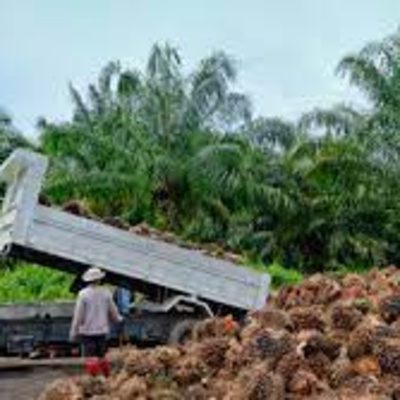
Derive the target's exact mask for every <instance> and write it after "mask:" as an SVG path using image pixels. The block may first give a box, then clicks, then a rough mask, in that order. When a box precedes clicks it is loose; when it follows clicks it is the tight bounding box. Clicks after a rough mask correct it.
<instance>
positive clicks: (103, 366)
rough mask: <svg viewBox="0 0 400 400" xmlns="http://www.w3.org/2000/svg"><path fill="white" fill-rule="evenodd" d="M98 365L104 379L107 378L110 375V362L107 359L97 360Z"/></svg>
mask: <svg viewBox="0 0 400 400" xmlns="http://www.w3.org/2000/svg"><path fill="white" fill-rule="evenodd" d="M99 364H100V370H101V373H102V374H103V375H104V376H105V377H106V378H108V377H109V376H110V373H111V366H110V361H108V360H107V358H102V359H101V360H99Z"/></svg>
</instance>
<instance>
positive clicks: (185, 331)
mask: <svg viewBox="0 0 400 400" xmlns="http://www.w3.org/2000/svg"><path fill="white" fill-rule="evenodd" d="M197 322H198V320H197V319H191V318H188V319H183V320H182V321H179V322H177V323H176V324H175V325H174V326H173V328H172V329H171V332H170V333H169V336H168V344H183V343H184V342H185V341H186V340H187V339H188V338H189V336H190V334H191V332H192V329H193V327H194V325H195V324H196V323H197Z"/></svg>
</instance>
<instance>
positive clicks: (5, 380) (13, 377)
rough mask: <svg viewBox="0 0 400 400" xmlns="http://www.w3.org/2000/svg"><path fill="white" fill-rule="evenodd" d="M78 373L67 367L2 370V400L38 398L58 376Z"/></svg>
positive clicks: (0, 374) (0, 395) (63, 376)
mask: <svg viewBox="0 0 400 400" xmlns="http://www.w3.org/2000/svg"><path fill="white" fill-rule="evenodd" d="M74 374H75V375H76V371H71V370H65V369H51V368H36V369H23V370H15V371H1V372H0V399H1V400H34V399H37V398H38V396H39V395H40V393H41V392H42V391H43V389H44V388H45V386H46V385H48V384H49V383H51V382H53V381H54V380H55V379H57V378H65V377H67V376H71V375H74Z"/></svg>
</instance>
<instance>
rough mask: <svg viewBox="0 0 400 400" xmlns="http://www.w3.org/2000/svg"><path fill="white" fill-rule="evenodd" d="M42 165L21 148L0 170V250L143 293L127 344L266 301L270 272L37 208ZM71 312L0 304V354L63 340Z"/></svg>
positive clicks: (160, 338) (239, 313)
mask: <svg viewBox="0 0 400 400" xmlns="http://www.w3.org/2000/svg"><path fill="white" fill-rule="evenodd" d="M47 167H48V160H47V158H46V157H45V156H43V155H41V154H39V153H36V152H33V151H30V150H26V149H17V150H15V151H14V152H13V153H12V154H11V155H10V156H9V158H8V159H6V161H5V162H4V163H3V164H2V165H1V166H0V181H1V182H2V183H3V184H5V196H4V199H3V203H2V207H1V213H0V252H1V254H2V255H3V256H4V257H12V258H16V259H18V260H25V261H27V262H32V263H34V264H37V265H43V266H48V267H51V268H54V269H58V270H61V271H65V272H68V273H71V274H74V275H75V276H77V277H80V276H81V275H82V273H83V272H84V271H85V270H86V269H87V268H88V267H89V266H93V265H95V266H98V267H100V268H102V269H103V270H104V271H105V272H106V280H107V281H108V282H109V283H110V284H112V285H116V286H121V287H125V288H127V289H129V290H133V291H134V292H138V293H141V294H142V297H143V298H144V299H145V300H143V301H142V302H141V303H140V304H133V305H132V310H131V313H130V315H129V317H128V318H127V319H126V323H125V330H126V331H127V332H128V335H129V337H130V338H131V339H132V340H138V341H141V340H151V341H156V342H160V343H165V342H176V341H180V340H182V338H183V337H184V336H185V335H186V334H187V332H188V331H189V330H190V329H191V327H192V325H193V323H194V322H195V321H198V320H199V319H202V318H207V317H212V316H216V315H233V316H234V317H236V318H241V317H243V316H244V315H245V314H246V313H247V312H248V311H249V310H256V309H260V308H261V307H263V305H264V304H265V302H266V300H267V296H268V293H269V285H270V276H269V275H268V274H267V273H259V272H257V271H254V270H252V269H250V268H248V267H245V266H239V265H236V264H235V263H233V262H229V261H227V260H224V259H218V258H214V257H211V256H209V255H207V254H204V252H202V251H200V250H193V249H188V248H184V247H181V246H178V245H175V244H173V243H167V242H163V241H160V240H156V239H152V238H149V237H144V236H142V235H138V234H135V233H132V232H130V231H126V230H123V229H118V228H116V227H114V226H109V225H107V224H105V223H103V222H101V221H97V220H93V219H90V218H84V217H81V216H77V215H73V214H71V213H68V212H65V211H63V210H61V209H58V208H54V207H49V206H46V205H43V204H41V202H40V201H39V195H40V192H41V188H42V184H43V180H44V178H45V175H46V170H47ZM72 312H73V304H72V303H59V304H39V303H36V304H18V305H14V304H9V305H7V304H5V305H1V306H0V349H1V348H8V349H15V348H16V349H17V350H18V349H19V350H21V348H30V347H32V346H35V345H36V344H37V343H39V342H40V343H46V342H47V343H61V342H65V341H67V339H68V328H69V324H70V321H71V318H72ZM27 343H28V344H27ZM24 346H25V347H24Z"/></svg>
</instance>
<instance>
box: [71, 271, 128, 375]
mask: <svg viewBox="0 0 400 400" xmlns="http://www.w3.org/2000/svg"><path fill="white" fill-rule="evenodd" d="M104 277H105V273H104V271H102V270H101V269H100V268H97V267H92V268H89V269H88V270H87V271H86V272H85V273H84V274H83V276H82V280H83V282H85V283H86V284H87V287H86V288H84V289H82V290H81V291H80V292H79V294H78V299H77V302H76V305H75V310H74V316H73V320H72V325H71V331H70V337H71V340H76V339H77V338H79V339H80V340H81V341H82V345H83V355H84V357H86V362H85V369H86V372H87V373H89V374H91V375H98V374H103V375H105V376H108V375H109V373H110V365H109V363H108V361H107V359H106V358H105V355H106V352H107V336H108V335H109V333H110V327H111V324H112V323H118V322H122V319H123V318H122V316H121V315H120V313H119V312H118V309H117V307H116V305H115V303H114V301H113V299H112V295H111V292H110V291H109V290H107V289H106V288H104V287H103V286H101V282H102V280H103V279H104Z"/></svg>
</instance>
